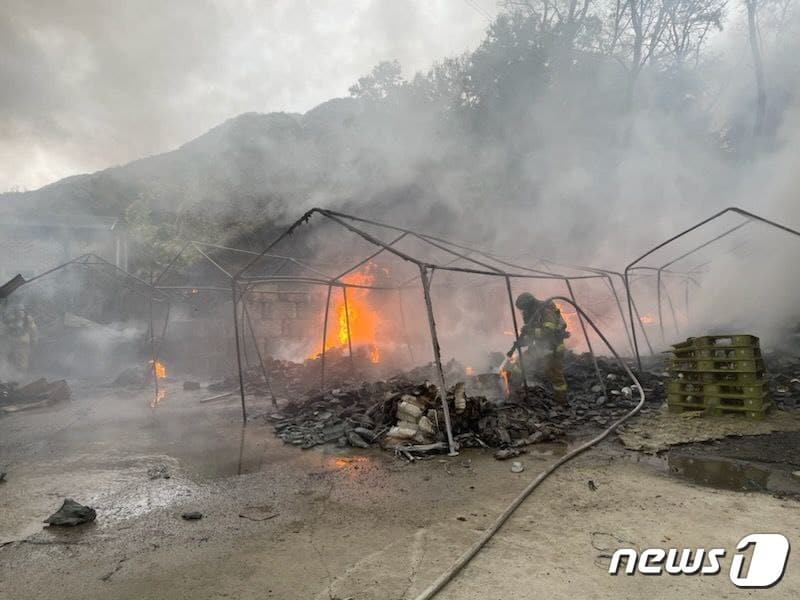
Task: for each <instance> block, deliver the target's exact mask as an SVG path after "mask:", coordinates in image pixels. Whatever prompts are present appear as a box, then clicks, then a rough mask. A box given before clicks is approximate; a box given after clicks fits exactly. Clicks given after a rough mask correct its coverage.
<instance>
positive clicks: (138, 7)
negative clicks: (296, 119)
mask: <svg viewBox="0 0 800 600" xmlns="http://www.w3.org/2000/svg"><path fill="white" fill-rule="evenodd" d="M497 10H498V8H497V6H496V4H495V0H272V1H269V0H264V1H261V2H257V1H254V0H224V1H223V0H170V1H169V2H164V1H163V0H160V1H154V0H136V1H134V2H125V1H123V0H111V1H108V0H106V1H103V0H36V1H35V2H31V1H30V0H0V81H2V82H3V83H2V86H1V87H0V192H4V191H11V190H31V189H36V188H39V187H41V186H42V185H45V184H47V183H51V182H53V181H56V180H58V179H61V178H63V177H66V176H69V175H74V174H78V173H86V172H92V171H96V170H99V169H103V168H106V167H109V166H113V165H118V164H124V163H126V162H129V161H131V160H134V159H137V158H141V157H144V156H149V155H152V154H157V153H159V152H165V151H169V150H171V149H174V148H176V147H177V146H179V145H181V144H182V143H184V142H187V141H189V140H190V139H192V138H194V137H197V136H198V135H201V134H203V133H204V132H205V131H207V130H208V129H210V128H212V127H214V126H215V125H218V124H219V123H221V122H223V121H225V120H226V119H228V118H230V117H233V116H236V115H238V114H241V113H243V112H250V111H255V112H272V111H289V112H305V111H307V110H308V109H310V108H312V107H314V106H316V105H317V104H319V103H320V102H324V101H325V100H328V99H330V98H333V97H340V96H346V95H347V94H348V92H347V89H348V87H349V86H350V85H352V84H353V83H354V82H355V81H356V79H357V78H358V77H359V76H361V75H364V74H366V73H368V72H369V71H370V69H371V68H372V67H373V66H374V65H375V64H377V63H378V62H380V61H382V60H393V59H397V60H399V61H400V63H401V65H402V66H403V69H404V74H405V75H407V76H410V75H412V74H413V73H414V72H415V71H417V70H426V69H427V68H428V67H429V66H430V64H431V63H432V62H434V61H435V60H439V59H441V58H444V57H445V56H452V55H456V54H460V53H462V52H464V51H466V50H468V49H474V48H475V46H477V45H478V44H479V43H480V41H481V39H482V37H483V34H484V31H485V29H486V27H487V26H488V24H489V20H490V17H491V16H493V15H494V14H496V12H497Z"/></svg>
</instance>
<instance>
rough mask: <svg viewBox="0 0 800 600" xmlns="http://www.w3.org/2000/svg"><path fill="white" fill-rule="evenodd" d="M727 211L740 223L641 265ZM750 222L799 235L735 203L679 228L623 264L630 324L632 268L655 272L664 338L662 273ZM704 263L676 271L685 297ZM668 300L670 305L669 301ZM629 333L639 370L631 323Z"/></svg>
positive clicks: (637, 345) (636, 344) (639, 363)
mask: <svg viewBox="0 0 800 600" xmlns="http://www.w3.org/2000/svg"><path fill="white" fill-rule="evenodd" d="M729 213H731V214H735V215H739V216H740V217H743V218H744V221H743V222H741V223H737V224H736V225H735V226H733V227H730V228H728V229H726V230H725V231H723V232H722V233H720V234H718V235H715V236H714V237H711V238H710V239H706V240H705V241H703V242H702V243H700V244H699V245H697V246H695V247H694V248H692V249H690V250H688V251H686V252H683V253H681V254H680V255H678V256H676V257H674V258H671V259H670V260H668V261H666V262H664V263H662V264H660V265H658V266H656V267H653V266H643V265H640V264H639V263H641V262H642V261H644V260H645V259H646V258H647V257H648V256H650V255H651V254H653V253H655V252H657V251H658V250H660V249H661V248H665V247H667V246H669V245H671V244H673V243H674V242H676V241H678V240H679V239H681V238H683V237H685V236H686V235H688V234H690V233H692V232H693V231H696V230H699V229H701V228H702V227H704V226H706V225H708V224H710V223H712V222H713V221H716V220H718V219H720V218H722V217H724V216H725V215H727V214H729ZM750 223H760V224H762V225H767V226H769V227H771V228H773V229H776V230H778V231H782V232H784V233H788V234H791V235H793V236H795V237H798V238H800V231H797V230H795V229H792V228H791V227H788V226H786V225H784V224H782V223H778V222H775V221H771V220H770V219H766V218H764V217H761V216H759V215H757V214H754V213H751V212H749V211H746V210H744V209H741V208H738V207H735V206H731V207H728V208H726V209H724V210H721V211H719V212H718V213H715V214H713V215H711V216H710V217H708V218H706V219H703V220H702V221H699V222H697V223H695V224H694V225H692V226H691V227H689V228H688V229H685V230H683V231H681V232H680V233H677V234H675V235H673V236H672V237H670V238H668V239H666V240H664V241H663V242H661V243H660V244H657V245H656V246H653V247H652V248H650V249H649V250H648V251H647V252H645V253H644V254H642V255H641V256H640V257H639V258H637V259H636V260H634V261H632V262H631V263H630V264H629V265H628V266H626V267H625V292H626V295H627V297H628V314H629V318H630V322H631V324H632V323H633V313H634V310H636V308H635V307H636V305H635V300H634V297H633V293H632V292H631V283H632V281H631V279H632V272H633V271H637V270H638V271H645V270H649V271H656V285H657V299H658V317H659V325H660V327H661V334H662V337H663V332H664V329H663V318H662V308H661V291H662V276H663V274H664V273H676V272H675V271H671V270H670V267H672V266H673V265H675V264H676V263H678V262H680V261H682V260H684V259H686V258H688V257H689V256H691V255H693V254H695V253H697V252H699V251H700V250H703V249H704V248H707V247H709V246H711V245H712V244H714V243H715V242H717V241H719V240H721V239H724V238H726V237H728V236H729V235H731V234H733V233H735V232H737V231H739V230H741V229H743V228H744V227H745V226H747V225H749V224H750ZM706 264H708V263H703V264H702V265H698V266H697V267H695V268H693V269H692V270H690V271H688V272H686V273H680V272H677V273H678V274H681V275H684V276H685V277H687V287H686V290H687V292H686V293H687V298H688V282H689V281H692V282H693V283H695V284H697V282H696V281H695V280H694V278H693V276H694V275H695V274H696V273H697V272H698V271H697V269H698V268H699V267H703V266H705V265H706ZM698 285H699V284H698ZM669 303H670V304H671V301H670V302H669ZM687 304H688V300H687ZM637 317H638V311H637ZM631 333H632V335H633V348H634V352H635V354H636V363H637V365H638V368H639V370H640V371H641V370H642V358H641V356H640V354H639V344H638V340H637V339H636V330H635V328H634V327H633V326H631ZM648 344H649V342H648ZM650 350H651V353H652V348H651V349H650Z"/></svg>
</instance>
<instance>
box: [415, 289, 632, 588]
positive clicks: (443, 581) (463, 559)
mask: <svg viewBox="0 0 800 600" xmlns="http://www.w3.org/2000/svg"><path fill="white" fill-rule="evenodd" d="M553 300H558V301H559V302H566V303H568V304H571V305H572V306H573V307H574V308H575V310H577V311H578V312H579V313H580V314H581V315H582V316H583V318H584V319H586V322H587V323H589V325H590V326H591V327H592V329H593V330H594V331H595V333H596V334H597V335H598V336H599V337H600V339H601V340H603V343H604V344H605V345H606V347H607V348H608V349H609V351H610V352H611V354H613V355H614V358H616V359H617V361H618V362H619V363H620V364H621V365H622V368H623V369H624V370H625V372H626V373H627V375H628V377H630V378H631V380H632V381H633V383H634V387H633V388H632V389H638V390H639V403H638V404H637V405H636V406H635V407H634V408H633V410H631V411H630V412H629V413H627V414H626V415H624V416H622V417H621V418H619V419H618V420H617V421H615V422H614V423H612V424H611V426H610V427H608V428H607V429H606V430H605V431H603V432H602V433H601V434H600V435H598V436H597V437H595V438H592V439H591V440H589V441H588V442H586V443H584V444H581V445H580V446H578V447H577V448H575V449H574V450H572V451H571V452H569V453H567V454H565V455H564V456H562V457H561V458H560V459H558V460H557V461H556V462H555V463H553V464H552V465H550V466H549V467H548V468H547V469H545V470H544V471H543V472H542V473H540V474H539V476H538V477H536V479H534V480H533V481H531V482H530V483H529V484H528V485H527V486H526V487H525V489H524V490H522V492H521V493H520V494H519V495H518V496H517V497H516V498H515V499H514V501H513V502H512V503H511V504H510V505H509V506H508V508H506V509H505V510H504V511H503V512H502V513H501V514H500V516H499V517H498V518H497V519H496V520H495V522H494V523H493V524H492V525H491V527H489V528H488V529H487V530H486V533H484V534H483V535H482V536H481V538H480V539H479V540H478V541H477V542H475V543H474V544H473V545H472V546H470V548H469V549H468V550H467V551H466V552H464V553H463V554H462V555H461V556H459V557H458V559H457V560H456V562H455V563H453V565H452V566H451V567H450V568H449V569H448V570H447V571H445V572H444V573H442V574H441V575H440V576H439V577H438V578H437V579H436V581H434V582H433V583H432V584H431V585H429V586H428V587H427V588H426V589H425V590H423V591H422V592H421V593H420V594H419V595H418V596H417V597H416V598H415V600H429V599H430V598H433V597H434V596H435V595H436V594H438V593H439V592H440V591H441V590H442V589H444V587H445V586H446V585H447V584H448V583H449V582H450V581H452V580H453V579H454V578H455V576H456V575H457V574H458V573H459V571H461V569H463V568H464V567H465V566H466V565H467V564H468V563H469V562H470V561H471V560H472V559H473V558H474V557H475V555H477V554H478V552H480V550H481V549H482V548H483V547H484V546H485V545H486V543H487V542H488V541H489V540H490V539H492V537H493V536H494V534H495V533H497V532H498V531H499V530H500V528H501V527H502V526H503V524H504V523H505V522H506V521H507V520H508V518H509V517H510V516H511V515H512V514H513V513H514V511H516V510H517V508H519V507H520V505H521V504H522V503H523V502H524V501H525V499H526V498H527V497H528V496H530V494H531V492H533V490H535V489H536V488H537V487H538V486H539V484H540V483H542V482H543V481H544V480H545V479H547V477H548V476H549V475H550V474H551V473H553V472H554V471H556V469H558V468H559V467H560V466H561V465H563V464H565V463H567V462H569V461H571V460H572V459H573V458H575V457H576V456H578V455H579V454H581V453H583V452H585V451H586V450H588V449H589V448H591V447H592V446H594V445H596V444H598V443H599V442H601V441H602V440H604V439H605V438H606V437H608V435H609V434H610V433H611V432H612V431H614V430H615V429H616V428H617V427H619V426H620V425H622V424H623V423H624V422H625V421H627V420H628V419H630V418H631V417H632V416H634V415H635V414H636V413H638V412H639V410H641V408H642V405H643V404H644V390H643V389H642V385H641V384H640V383H639V380H638V379H637V378H636V376H635V375H634V374H633V372H632V371H631V369H630V368H629V367H628V365H626V364H625V361H623V360H622V358H620V356H619V354H617V351H616V350H614V348H613V347H612V346H611V344H610V343H609V342H608V340H607V339H606V337H605V336H604V335H603V333H602V332H601V331H600V330H599V329H598V328H597V326H596V325H595V324H594V322H593V321H592V320H591V318H589V316H588V315H587V314H586V313H585V312H584V311H583V310H582V309H581V308H580V307H579V306H578V305H577V304H576V303H575V302H573V301H572V300H571V299H569V298H565V297H564V296H553V297H551V298H548V299H547V300H545V301H544V304H546V303H549V302H551V301H553Z"/></svg>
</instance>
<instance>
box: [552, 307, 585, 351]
mask: <svg viewBox="0 0 800 600" xmlns="http://www.w3.org/2000/svg"><path fill="white" fill-rule="evenodd" d="M553 303H554V304H555V305H556V308H557V309H558V310H559V312H560V313H561V316H562V317H563V319H564V322H565V323H566V324H567V331H568V332H569V333H570V334H572V337H571V338H567V340H566V341H565V342H564V343H565V344H566V345H567V346H569V345H570V342H573V343H574V340H576V339H577V338H576V337H575V332H576V331H577V330H578V328H579V327H580V326H581V322H580V318H579V317H578V311H576V310H571V311H568V310H565V309H564V304H563V303H561V302H557V301H553Z"/></svg>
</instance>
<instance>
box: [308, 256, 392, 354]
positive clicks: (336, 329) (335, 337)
mask: <svg viewBox="0 0 800 600" xmlns="http://www.w3.org/2000/svg"><path fill="white" fill-rule="evenodd" d="M373 267H374V265H371V264H370V265H368V266H367V267H366V268H365V270H364V271H362V272H356V273H350V274H349V275H347V276H345V277H343V278H342V281H343V282H344V283H348V284H350V285H363V286H369V285H372V284H373V282H374V281H375V276H374V274H373V273H372V271H373V270H374V269H373ZM332 311H333V314H334V315H336V318H335V320H334V319H330V320H329V323H328V331H327V335H326V341H325V350H326V351H327V350H330V349H332V348H339V349H341V350H342V351H346V350H348V348H349V346H353V348H355V347H356V346H365V347H366V348H367V350H368V353H369V360H370V362H372V363H378V362H380V359H381V355H380V350H379V349H378V347H377V345H376V344H375V342H376V340H377V339H378V329H379V322H380V317H379V315H378V311H377V310H376V309H375V308H374V307H373V305H372V303H371V300H370V290H368V289H365V288H357V287H348V288H347V309H346V310H345V302H344V297H343V296H342V295H339V297H338V298H336V300H335V302H334V305H333V307H332ZM320 352H322V348H321V347H319V348H318V349H317V351H316V352H313V353H312V354H311V355H310V356H309V357H308V358H316V357H317V356H319V354H320Z"/></svg>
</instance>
